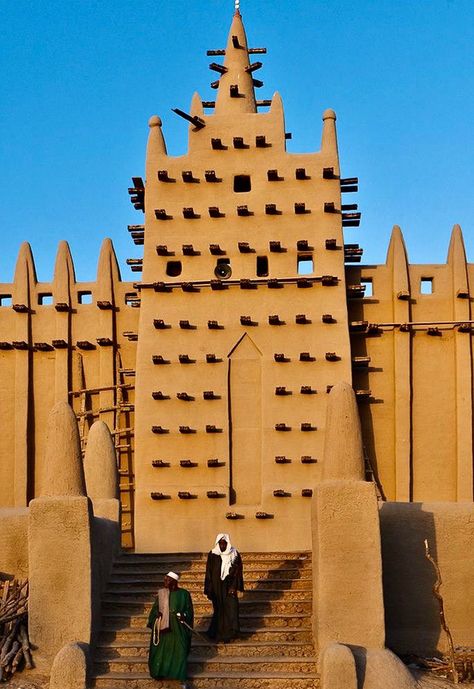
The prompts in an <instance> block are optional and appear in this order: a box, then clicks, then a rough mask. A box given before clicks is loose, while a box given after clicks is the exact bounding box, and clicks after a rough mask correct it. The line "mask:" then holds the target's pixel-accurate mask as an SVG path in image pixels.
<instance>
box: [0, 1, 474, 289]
mask: <svg viewBox="0 0 474 689" xmlns="http://www.w3.org/2000/svg"><path fill="white" fill-rule="evenodd" d="M241 10H242V15H243V17H244V22H245V25H246V30H247V35H248V38H249V42H250V45H253V46H256V47H260V46H266V47H267V48H268V54H267V55H266V56H264V68H263V69H262V70H261V71H260V72H259V78H262V79H263V80H264V82H265V86H264V88H263V89H260V90H259V97H262V98H269V97H271V95H272V93H273V92H274V91H275V90H278V91H280V93H281V94H282V97H283V102H284V105H285V111H286V123H287V124H286V127H287V130H288V131H291V132H292V133H293V140H292V141H291V142H290V143H289V150H291V151H310V150H317V149H318V148H319V141H320V132H321V113H322V112H323V110H324V109H325V108H327V107H331V108H334V110H336V112H337V116H338V122H337V124H338V134H339V148H340V155H341V162H342V172H343V175H344V176H358V177H359V179H360V193H359V194H358V195H351V198H350V201H351V202H352V201H355V200H357V201H358V202H359V204H360V207H361V210H362V211H363V219H362V224H361V227H360V228H359V229H358V230H355V231H351V232H350V234H349V233H347V235H346V237H347V241H356V242H359V243H360V244H361V246H363V247H364V249H365V256H364V262H365V263H372V262H383V261H384V260H385V253H386V248H387V244H388V240H389V236H390V231H391V227H392V225H393V224H395V223H397V224H399V225H400V226H401V227H402V230H403V232H404V235H405V240H406V243H407V246H408V252H409V258H410V261H411V262H412V263H423V262H424V263H426V262H444V261H445V259H446V252H447V245H448V241H449V235H450V232H451V227H452V225H453V224H454V223H456V222H458V223H460V224H461V226H462V228H463V231H464V237H465V241H466V246H467V251H468V256H469V258H470V260H471V261H474V232H473V229H474V161H473V151H474V146H473V143H474V134H473V127H474V64H473V62H474V61H473V50H474V48H473V46H474V2H473V0H326V1H323V0H241ZM232 12H233V0H200V1H198V0H153V1H151V0H62V1H61V2H59V0H28V1H25V0H0V27H1V31H0V64H1V72H0V74H1V84H2V87H1V88H2V92H3V93H2V96H1V98H0V177H1V185H0V223H1V227H2V244H1V252H0V282H1V281H9V280H11V278H12V275H13V269H14V264H15V260H16V255H17V252H18V248H19V245H20V243H21V241H23V240H28V241H29V242H30V243H31V244H32V246H33V252H34V256H35V259H36V264H37V269H38V274H39V279H40V280H49V279H51V277H52V272H53V266H54V256H55V253H56V247H57V243H58V241H59V240H60V239H67V240H68V241H69V242H70V244H71V248H72V252H73V256H74V260H75V265H76V272H77V275H78V278H79V279H80V280H90V279H94V276H95V270H96V263H97V256H98V251H99V247H100V242H101V240H102V238H103V237H105V236H110V237H112V239H113V241H114V244H115V247H116V250H117V253H118V256H119V260H120V262H121V267H122V275H123V277H124V279H132V274H131V273H130V272H129V271H128V269H127V268H126V266H125V265H124V263H125V258H127V257H135V256H140V251H139V250H140V247H135V246H134V245H133V243H132V242H131V240H130V239H129V237H128V232H127V230H126V226H127V224H128V223H131V224H133V223H140V222H141V220H142V216H141V214H139V213H137V212H136V211H134V210H133V208H132V206H131V205H130V203H129V201H128V195H127V187H128V186H129V178H130V177H131V176H132V175H143V167H144V153H145V144H146V138H147V132H148V127H147V122H148V118H149V117H150V115H152V114H155V113H156V114H158V115H160V117H161V118H162V119H163V123H164V133H165V137H166V140H167V144H168V150H169V152H170V153H172V154H179V153H182V152H184V149H185V145H186V140H187V131H186V125H185V123H184V121H182V120H180V118H178V117H177V116H176V115H174V113H172V112H171V108H172V107H181V108H183V109H186V108H187V107H188V106H189V102H190V99H191V96H192V94H193V91H194V90H198V91H199V93H200V94H201V96H202V97H203V98H205V99H211V98H212V97H213V95H214V93H215V92H214V91H212V90H211V89H210V87H209V82H210V81H211V80H212V79H213V76H212V74H213V73H212V72H211V71H210V70H209V69H208V63H209V62H210V60H209V58H207V57H206V54H205V51H206V49H207V48H223V47H224V46H225V41H226V37H227V33H228V28H229V24H230V21H231V17H232ZM356 196H357V197H358V198H357V199H356ZM134 277H137V276H136V275H135V276H134Z"/></svg>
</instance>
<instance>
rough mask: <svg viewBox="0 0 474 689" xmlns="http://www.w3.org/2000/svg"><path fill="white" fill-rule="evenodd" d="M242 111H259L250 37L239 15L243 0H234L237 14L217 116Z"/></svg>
mask: <svg viewBox="0 0 474 689" xmlns="http://www.w3.org/2000/svg"><path fill="white" fill-rule="evenodd" d="M219 71H220V70H219ZM243 112H257V106H256V104H255V92H254V86H253V77H252V70H251V69H250V63H249V52H248V46H247V37H246V35H245V29H244V25H243V22H242V15H241V14H240V0H235V12H234V16H233V19H232V24H231V27H230V31H229V38H228V39H227V46H226V49H225V60H224V68H223V70H222V76H221V78H220V80H219V92H218V94H217V99H216V110H215V113H216V114H218V115H221V114H226V113H232V114H234V113H243Z"/></svg>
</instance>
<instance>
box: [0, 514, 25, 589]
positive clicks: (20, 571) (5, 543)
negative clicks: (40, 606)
mask: <svg viewBox="0 0 474 689" xmlns="http://www.w3.org/2000/svg"><path fill="white" fill-rule="evenodd" d="M27 576H28V509H26V508H2V509H0V579H2V578H9V579H10V578H12V577H16V578H17V579H23V578H26V577H27Z"/></svg>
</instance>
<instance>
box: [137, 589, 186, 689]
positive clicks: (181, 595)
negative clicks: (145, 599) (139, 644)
mask: <svg viewBox="0 0 474 689" xmlns="http://www.w3.org/2000/svg"><path fill="white" fill-rule="evenodd" d="M158 612H159V610H158V599H157V600H156V601H155V602H154V604H153V607H152V609H151V611H150V616H149V617H148V624H147V626H148V627H150V629H153V625H154V624H155V620H156V618H157V617H158ZM177 612H179V613H181V615H182V617H183V619H185V620H186V623H187V624H189V626H190V627H192V626H193V604H192V601H191V596H190V595H189V592H188V591H186V590H185V589H180V588H178V589H176V590H175V591H170V627H169V631H165V632H162V633H161V634H160V641H159V643H158V646H154V645H153V632H152V635H151V640H150V651H149V655H148V668H149V670H150V675H151V676H152V677H153V678H154V679H160V678H161V677H164V678H166V679H181V680H185V679H186V661H187V658H188V655H189V650H190V648H191V631H190V630H189V629H188V628H187V627H185V626H184V624H181V622H179V620H178V618H177V617H176V613H177Z"/></svg>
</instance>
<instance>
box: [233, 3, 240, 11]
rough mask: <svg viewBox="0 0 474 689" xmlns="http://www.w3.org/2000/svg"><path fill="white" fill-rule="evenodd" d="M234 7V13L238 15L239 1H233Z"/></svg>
mask: <svg viewBox="0 0 474 689" xmlns="http://www.w3.org/2000/svg"><path fill="white" fill-rule="evenodd" d="M234 6H235V13H236V14H239V13H240V0H234Z"/></svg>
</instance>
